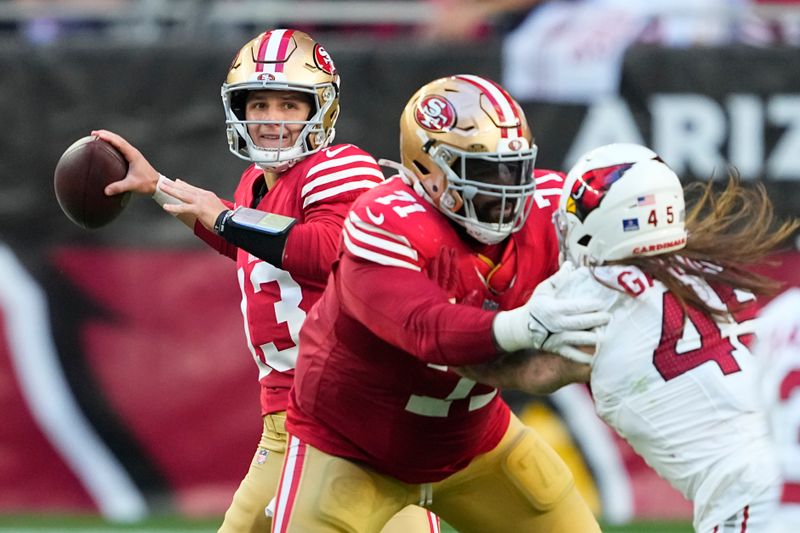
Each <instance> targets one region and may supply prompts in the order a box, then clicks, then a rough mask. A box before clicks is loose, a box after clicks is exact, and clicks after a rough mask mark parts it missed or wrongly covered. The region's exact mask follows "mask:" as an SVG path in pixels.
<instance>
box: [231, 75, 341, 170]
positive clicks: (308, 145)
mask: <svg viewBox="0 0 800 533" xmlns="http://www.w3.org/2000/svg"><path fill="white" fill-rule="evenodd" d="M264 85H265V84H263V83H249V84H239V85H237V86H236V87H229V86H223V89H222V100H223V105H224V108H225V115H226V121H225V123H226V125H227V135H228V144H229V145H230V147H231V151H232V152H234V154H236V155H237V156H239V157H241V158H242V159H245V160H247V161H251V162H253V163H255V164H257V165H258V166H260V167H261V168H263V169H265V170H272V171H277V172H281V171H283V170H285V169H287V168H289V167H291V166H293V165H294V164H295V163H297V162H298V161H300V160H301V159H303V158H305V157H306V156H308V155H310V154H313V153H315V152H318V151H319V150H321V149H322V148H324V147H325V146H327V145H328V144H330V143H331V142H332V141H333V137H334V135H335V129H334V128H333V127H330V128H329V129H328V130H327V131H326V130H325V126H324V118H325V116H326V114H327V113H328V112H329V111H330V109H331V107H332V106H333V105H334V103H335V102H336V100H337V95H336V89H335V87H333V86H332V85H331V84H323V85H321V86H314V87H311V88H309V87H306V86H302V85H293V84H289V83H281V84H277V83H275V82H270V83H269V85H268V86H266V87H265V86H264ZM260 90H273V91H292V92H298V93H303V94H305V95H308V97H309V98H308V101H309V103H310V105H311V111H310V113H309V117H308V118H307V119H306V120H291V121H290V120H281V121H270V120H246V119H245V110H244V108H245V102H246V99H247V93H248V92H249V91H260ZM251 124H273V125H276V126H278V131H279V135H280V138H279V142H278V146H277V147H272V148H265V147H262V146H259V145H258V144H256V142H255V141H253V139H252V137H251V136H250V132H249V131H248V125H251ZM298 125H300V126H302V130H301V131H300V133H299V135H298V136H297V139H296V140H295V142H294V143H291V144H289V141H288V137H289V136H288V133H289V132H288V130H287V127H292V126H298Z"/></svg>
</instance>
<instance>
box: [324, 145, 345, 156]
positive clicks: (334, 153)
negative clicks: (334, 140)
mask: <svg viewBox="0 0 800 533" xmlns="http://www.w3.org/2000/svg"><path fill="white" fill-rule="evenodd" d="M348 148H350V145H349V144H345V145H344V146H340V147H339V148H337V149H336V150H332V149H330V148H328V149H327V150H325V155H327V156H328V157H336V156H337V155H339V154H340V153H342V151H343V150H347V149H348Z"/></svg>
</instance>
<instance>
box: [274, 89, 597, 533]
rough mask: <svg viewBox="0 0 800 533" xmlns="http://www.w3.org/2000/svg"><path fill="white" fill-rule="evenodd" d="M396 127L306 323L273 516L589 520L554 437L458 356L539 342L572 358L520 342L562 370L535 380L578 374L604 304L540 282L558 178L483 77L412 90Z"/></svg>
mask: <svg viewBox="0 0 800 533" xmlns="http://www.w3.org/2000/svg"><path fill="white" fill-rule="evenodd" d="M400 132H401V152H402V166H400V165H396V164H395V165H396V166H397V168H398V169H399V170H400V171H401V175H399V176H396V177H394V178H392V179H390V180H389V181H387V182H385V183H383V184H382V185H379V186H378V187H375V188H373V189H371V190H370V191H369V192H367V193H365V194H364V195H362V196H360V197H359V199H357V200H356V201H355V202H354V204H353V207H352V209H351V210H350V212H349V213H348V216H347V219H346V220H345V225H344V232H343V245H342V247H341V250H340V256H339V261H338V263H335V264H334V267H333V273H332V275H331V281H330V282H329V284H328V286H327V288H326V290H325V292H324V293H323V296H322V298H321V299H320V300H319V302H318V303H317V305H316V306H315V307H314V308H312V310H311V312H310V313H309V315H308V318H307V320H306V322H305V324H304V326H303V329H302V330H301V333H300V354H299V357H298V366H297V369H298V374H297V377H296V380H295V385H294V388H293V389H292V392H291V394H290V401H289V410H288V419H287V427H288V431H289V447H288V450H287V455H286V459H285V462H284V467H283V473H282V477H281V482H280V485H279V487H278V494H277V496H276V500H277V508H276V513H275V518H274V520H273V530H272V531H273V532H275V533H284V532H305V531H315V532H320V531H351V532H358V533H366V532H374V531H378V530H379V529H380V528H381V526H382V525H383V524H384V523H385V522H386V520H388V518H389V517H390V516H392V514H394V513H395V512H396V511H397V510H398V509H400V508H402V507H403V506H404V505H407V504H410V503H417V504H419V505H423V506H425V507H427V508H428V509H430V510H432V511H434V512H435V513H437V514H438V515H439V516H441V517H442V518H443V519H444V520H446V521H447V522H448V523H450V524H451V525H453V526H454V527H455V528H456V529H457V530H458V531H460V532H462V533H468V532H476V533H477V532H481V533H485V532H488V531H491V532H493V533H502V532H506V531H508V532H518V531H542V532H544V531H548V532H554V531H563V532H576V531H580V532H581V533H587V532H593V531H599V528H598V525H597V522H596V521H595V518H594V516H592V514H591V512H590V510H589V508H588V507H587V505H586V503H585V502H584V501H583V500H582V499H581V497H580V495H579V494H578V492H577V490H576V489H575V486H574V482H573V479H572V475H571V473H570V472H569V470H568V469H567V467H566V465H565V464H564V462H563V461H562V460H561V459H560V458H559V457H558V455H557V454H556V453H555V451H554V450H552V449H551V448H550V446H549V445H548V444H546V443H545V442H544V441H543V440H542V439H541V438H540V437H539V436H538V435H537V434H536V432H535V431H533V430H532V429H531V428H528V427H525V426H524V425H523V424H522V423H521V422H520V421H519V420H518V419H517V417H516V416H515V415H514V414H513V413H512V412H511V411H510V409H509V407H508V405H507V404H506V403H505V402H504V401H503V400H502V399H501V397H500V396H499V395H498V394H497V390H496V389H494V388H492V387H490V386H487V385H482V384H478V383H476V382H475V381H472V380H471V379H468V378H467V377H462V376H461V375H459V374H458V373H456V372H454V371H453V367H465V366H470V365H471V366H473V368H480V365H482V364H490V363H491V362H492V361H495V360H497V359H498V358H500V357H502V354H506V353H509V354H510V353H513V352H518V351H519V350H524V349H529V350H530V349H532V350H537V351H538V350H540V349H541V350H544V351H549V352H556V353H559V354H561V355H563V356H565V357H562V356H561V355H555V354H548V353H534V354H530V353H528V354H526V355H524V356H523V357H540V358H542V360H543V361H547V362H548V363H547V365H545V366H548V367H549V368H551V369H554V370H552V371H551V372H550V374H545V373H544V372H543V373H542V378H541V379H540V381H541V386H542V390H552V388H554V387H557V386H558V385H559V384H560V383H561V382H564V383H565V382H569V381H576V380H583V381H586V379H587V378H588V365H585V364H578V363H576V362H574V361H572V360H570V359H568V358H569V357H581V354H580V353H579V352H578V351H577V349H576V348H575V347H574V346H573V345H593V344H594V343H595V337H594V334H593V333H592V332H590V331H585V330H587V329H588V328H591V327H594V326H597V325H600V324H602V323H604V322H605V321H606V320H607V317H606V315H605V314H604V313H598V312H596V304H595V302H592V301H581V300H566V301H558V300H555V299H554V298H552V297H550V295H549V293H548V288H549V286H543V287H544V290H539V289H537V290H536V292H534V289H535V288H536V287H537V285H538V284H539V282H540V281H542V280H544V279H545V278H547V277H548V276H550V275H551V274H553V273H554V272H555V271H556V270H557V268H558V244H557V239H556V234H555V231H554V228H553V226H552V224H551V222H550V217H551V213H552V211H553V210H554V209H555V207H556V206H557V203H558V197H559V194H560V186H561V184H562V181H563V176H562V175H561V174H558V173H554V172H550V171H536V172H533V169H532V166H533V161H534V159H535V155H536V147H535V145H533V144H532V137H531V134H530V130H529V129H528V125H527V122H526V120H525V117H524V115H523V113H522V110H521V109H520V107H519V105H518V104H517V103H516V102H515V101H514V100H513V99H512V98H511V97H510V96H509V95H508V93H507V92H506V91H505V90H503V89H502V88H501V87H500V86H498V85H497V84H495V83H494V82H492V81H489V80H486V79H484V78H481V77H478V76H473V75H460V76H453V77H449V78H442V79H439V80H436V81H433V82H431V83H429V84H427V85H425V86H424V87H422V88H421V89H420V90H419V91H418V92H417V93H416V94H415V95H414V96H413V97H412V98H411V100H410V101H409V103H408V104H407V106H406V108H405V110H404V111H403V114H402V117H401V119H400ZM528 215H530V216H528ZM532 294H533V296H531V295H532ZM498 310H500V311H498ZM345 502H346V505H345Z"/></svg>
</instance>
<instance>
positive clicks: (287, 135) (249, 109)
mask: <svg viewBox="0 0 800 533" xmlns="http://www.w3.org/2000/svg"><path fill="white" fill-rule="evenodd" d="M310 113H311V104H310V103H309V98H308V95H306V94H305V93H299V92H294V91H250V92H249V93H248V95H247V102H246V104H245V120H268V121H273V122H275V123H274V124H248V125H247V131H248V133H250V137H251V138H252V139H253V142H255V143H256V145H258V146H260V147H261V148H287V147H289V146H293V145H294V143H295V141H297V137H298V135H300V132H301V131H302V129H303V126H304V125H303V124H284V125H281V124H279V122H281V121H293V120H294V121H297V120H308V117H309V115H310Z"/></svg>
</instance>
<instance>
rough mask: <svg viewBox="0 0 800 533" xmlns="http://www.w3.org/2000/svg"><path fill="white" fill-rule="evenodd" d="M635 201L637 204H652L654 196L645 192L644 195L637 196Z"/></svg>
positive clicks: (654, 200) (654, 199) (654, 201)
mask: <svg viewBox="0 0 800 533" xmlns="http://www.w3.org/2000/svg"><path fill="white" fill-rule="evenodd" d="M636 203H637V204H638V205H653V204H655V203H656V197H655V196H654V195H652V194H645V195H644V196H638V197H637V198H636Z"/></svg>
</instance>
